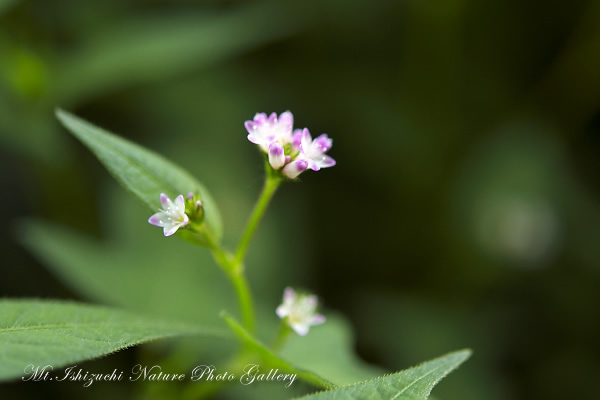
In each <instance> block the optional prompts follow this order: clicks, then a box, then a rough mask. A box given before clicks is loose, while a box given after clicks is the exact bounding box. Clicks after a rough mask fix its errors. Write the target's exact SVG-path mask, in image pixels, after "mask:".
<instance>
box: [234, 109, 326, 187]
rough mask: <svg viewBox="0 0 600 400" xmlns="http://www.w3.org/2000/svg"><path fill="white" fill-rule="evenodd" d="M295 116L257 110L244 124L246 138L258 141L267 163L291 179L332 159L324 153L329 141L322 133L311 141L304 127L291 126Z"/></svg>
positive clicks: (256, 142) (321, 166)
mask: <svg viewBox="0 0 600 400" xmlns="http://www.w3.org/2000/svg"><path fill="white" fill-rule="evenodd" d="M293 125H294V117H293V115H292V113H291V112H289V111H286V112H284V113H282V114H281V115H279V118H278V117H277V114H276V113H272V114H271V115H269V116H268V117H267V114H265V113H258V114H256V115H255V116H254V119H253V120H252V121H246V122H245V124H244V126H245V127H246V130H247V131H248V140H249V141H251V142H252V143H255V144H257V145H258V146H259V147H260V149H261V150H262V151H263V152H265V153H267V154H268V156H269V164H270V165H271V167H273V169H275V170H281V172H282V173H283V175H285V176H286V177H288V178H290V179H294V178H296V177H297V176H298V175H300V174H301V173H302V172H304V171H306V170H307V169H312V170H313V171H318V170H320V169H321V168H327V167H333V166H334V165H335V160H334V159H333V158H331V157H329V156H327V155H325V153H327V152H328V151H329V149H330V148H331V145H332V142H333V141H332V140H331V139H330V138H329V137H328V136H327V134H325V133H324V134H322V135H320V136H319V137H317V138H316V139H314V140H313V138H312V136H311V135H310V132H309V131H308V129H307V128H304V129H293Z"/></svg>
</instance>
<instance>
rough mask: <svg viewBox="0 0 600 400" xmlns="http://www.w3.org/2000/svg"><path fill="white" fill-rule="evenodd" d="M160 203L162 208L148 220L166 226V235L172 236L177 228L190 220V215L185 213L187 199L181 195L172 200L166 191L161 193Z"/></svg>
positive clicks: (153, 223)
mask: <svg viewBox="0 0 600 400" xmlns="http://www.w3.org/2000/svg"><path fill="white" fill-rule="evenodd" d="M160 205H161V206H162V209H161V210H160V211H159V212H157V213H156V214H154V215H153V216H151V217H150V218H149V219H148V222H149V223H151V224H152V225H155V226H160V227H162V228H164V230H163V232H164V234H165V236H171V235H172V234H174V233H175V232H177V230H178V229H179V228H181V227H183V226H185V225H187V223H188V222H190V219H189V217H188V216H187V214H186V213H185V200H184V199H183V195H181V194H180V195H179V196H177V197H176V198H175V201H172V200H171V199H170V198H169V196H167V195H166V194H164V193H161V194H160Z"/></svg>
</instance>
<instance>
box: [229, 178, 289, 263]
mask: <svg viewBox="0 0 600 400" xmlns="http://www.w3.org/2000/svg"><path fill="white" fill-rule="evenodd" d="M280 183H281V178H280V177H278V176H274V175H272V174H267V178H266V179H265V183H264V185H263V188H262V192H261V193H260V197H259V198H258V202H257V203H256V205H255V206H254V210H252V214H251V215H250V219H249V220H248V223H247V224H246V229H245V231H244V234H243V235H242V238H241V239H240V243H239V245H238V247H237V250H236V252H235V262H236V264H237V267H238V268H240V269H243V268H244V263H243V261H244V257H245V256H246V251H247V250H248V245H249V244H250V240H251V239H252V236H253V235H254V232H255V231H256V228H258V224H259V222H260V220H261V219H262V216H263V214H264V213H265V211H266V209H267V206H268V205H269V202H270V201H271V198H272V197H273V195H274V194H275V191H276V190H277V188H278V187H279V184H280Z"/></svg>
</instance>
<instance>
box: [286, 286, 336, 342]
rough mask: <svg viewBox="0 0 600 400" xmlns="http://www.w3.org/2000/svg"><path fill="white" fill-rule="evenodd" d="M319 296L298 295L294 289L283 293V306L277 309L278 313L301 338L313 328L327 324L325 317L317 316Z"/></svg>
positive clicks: (287, 289) (288, 289)
mask: <svg viewBox="0 0 600 400" xmlns="http://www.w3.org/2000/svg"><path fill="white" fill-rule="evenodd" d="M317 305H318V300H317V296H315V295H307V294H297V293H296V292H295V291H294V289H292V288H289V287H288V288H286V289H285V291H284V292H283V304H281V305H280V306H279V307H277V310H276V313H277V315H278V316H279V318H281V319H284V318H285V321H286V322H287V324H288V325H289V326H290V327H292V329H293V330H294V331H296V333H297V334H298V335H300V336H304V335H306V334H307V333H308V330H309V329H310V327H311V326H314V325H319V324H322V323H323V322H325V317H324V316H323V315H321V314H317V313H316V312H315V311H316V308H317Z"/></svg>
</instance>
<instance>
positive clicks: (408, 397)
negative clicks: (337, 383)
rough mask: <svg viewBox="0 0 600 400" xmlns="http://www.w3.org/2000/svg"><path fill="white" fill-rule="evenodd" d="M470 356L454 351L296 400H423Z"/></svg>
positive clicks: (466, 353)
mask: <svg viewBox="0 0 600 400" xmlns="http://www.w3.org/2000/svg"><path fill="white" fill-rule="evenodd" d="M470 356H471V351H470V350H461V351H457V352H454V353H450V354H447V355H445V356H442V357H440V358H436V359H434V360H431V361H427V362H425V363H423V364H421V365H419V366H416V367H413V368H409V369H406V370H404V371H400V372H397V373H395V374H391V375H386V376H382V377H379V378H375V379H372V380H370V381H367V382H360V383H356V384H353V385H348V386H343V387H341V388H338V389H335V390H329V391H324V392H319V393H315V394H312V395H308V396H303V397H301V398H299V399H298V400H333V399H336V400H358V399H373V400H379V399H381V400H383V399H393V400H426V399H427V398H428V397H429V394H430V393H431V390H432V389H433V387H434V386H435V385H436V384H437V383H438V382H439V381H440V380H441V379H442V378H444V377H445V376H446V375H448V374H449V373H450V372H451V371H453V370H454V369H456V368H457V367H458V366H459V365H460V364H462V363H463V362H464V361H465V360H466V359H467V358H469V357H470Z"/></svg>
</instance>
